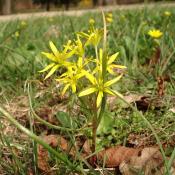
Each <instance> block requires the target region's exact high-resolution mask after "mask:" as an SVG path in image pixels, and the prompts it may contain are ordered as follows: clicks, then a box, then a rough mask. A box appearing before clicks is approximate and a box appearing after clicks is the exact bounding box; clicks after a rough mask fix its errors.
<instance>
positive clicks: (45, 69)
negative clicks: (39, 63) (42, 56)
mask: <svg viewBox="0 0 175 175" xmlns="http://www.w3.org/2000/svg"><path fill="white" fill-rule="evenodd" d="M54 65H55V63H51V64H49V65H47V66H46V67H45V68H44V69H43V70H40V71H39V72H45V71H47V70H49V69H51V68H52V67H53V66H54Z"/></svg>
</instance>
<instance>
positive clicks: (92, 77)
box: [85, 72, 95, 84]
mask: <svg viewBox="0 0 175 175" xmlns="http://www.w3.org/2000/svg"><path fill="white" fill-rule="evenodd" d="M85 76H86V78H87V79H88V80H89V81H90V82H91V83H92V84H95V77H94V76H93V75H92V74H90V73H89V72H86V75H85Z"/></svg>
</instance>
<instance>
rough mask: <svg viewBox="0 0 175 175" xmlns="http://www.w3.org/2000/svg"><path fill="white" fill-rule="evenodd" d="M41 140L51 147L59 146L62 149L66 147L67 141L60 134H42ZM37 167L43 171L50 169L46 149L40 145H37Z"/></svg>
mask: <svg viewBox="0 0 175 175" xmlns="http://www.w3.org/2000/svg"><path fill="white" fill-rule="evenodd" d="M42 140H43V141H44V142H46V143H47V144H49V145H50V146H51V147H53V148H55V147H57V146H59V147H60V148H61V149H62V150H64V151H66V150H67V149H68V142H67V141H66V140H65V139H64V138H63V137H61V136H58V135H48V136H43V137H42ZM38 168H39V169H40V170H41V171H43V172H49V171H50V169H51V167H50V165H49V154H48V151H47V150H46V149H45V148H43V146H42V145H39V146H38Z"/></svg>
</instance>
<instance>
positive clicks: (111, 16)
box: [106, 13, 113, 23]
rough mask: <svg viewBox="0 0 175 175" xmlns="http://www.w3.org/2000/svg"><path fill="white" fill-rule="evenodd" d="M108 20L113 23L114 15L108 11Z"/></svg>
mask: <svg viewBox="0 0 175 175" xmlns="http://www.w3.org/2000/svg"><path fill="white" fill-rule="evenodd" d="M106 22H107V23H112V22H113V15H112V13H107V14H106Z"/></svg>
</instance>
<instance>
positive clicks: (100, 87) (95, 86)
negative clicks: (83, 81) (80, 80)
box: [79, 72, 123, 107]
mask: <svg viewBox="0 0 175 175" xmlns="http://www.w3.org/2000/svg"><path fill="white" fill-rule="evenodd" d="M85 76H86V78H87V79H88V80H89V81H90V82H91V84H92V85H91V86H90V87H89V88H87V89H86V90H83V91H82V92H80V93H79V97H82V96H86V95H89V94H92V93H97V100H96V105H97V107H99V106H100V104H101V102H102V98H103V96H104V93H107V94H110V95H116V94H117V95H118V96H120V97H123V96H122V95H121V94H120V93H118V92H117V91H114V90H112V89H111V88H110V86H111V85H113V84H114V83H116V82H117V81H119V80H120V79H121V77H122V75H119V76H118V77H116V78H114V79H112V80H109V81H107V82H105V83H104V82H103V79H102V78H98V79H97V78H96V77H95V76H93V75H92V74H90V73H88V72H86V74H85Z"/></svg>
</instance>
